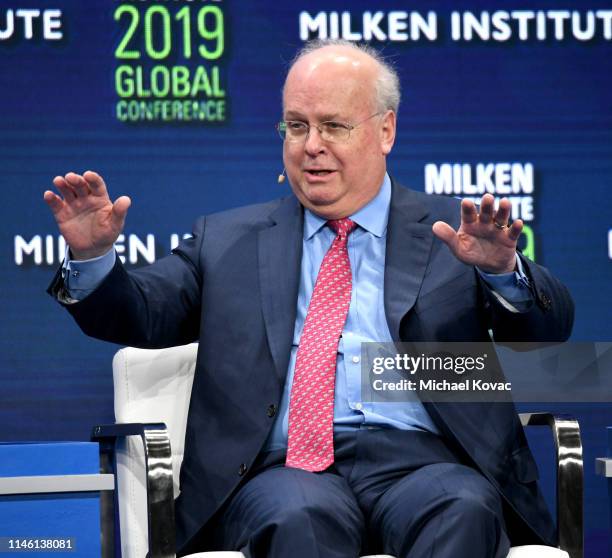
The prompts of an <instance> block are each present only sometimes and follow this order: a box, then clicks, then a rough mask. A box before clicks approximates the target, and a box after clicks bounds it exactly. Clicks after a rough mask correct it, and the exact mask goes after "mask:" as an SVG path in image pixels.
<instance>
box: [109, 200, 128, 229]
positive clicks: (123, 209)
mask: <svg viewBox="0 0 612 558" xmlns="http://www.w3.org/2000/svg"><path fill="white" fill-rule="evenodd" d="M130 205H132V200H131V199H130V198H129V197H128V196H121V197H120V198H117V200H116V201H115V203H114V204H113V211H112V213H111V218H112V220H113V224H114V225H115V227H117V228H119V229H120V228H123V223H124V222H125V217H126V216H127V212H128V209H129V208H130Z"/></svg>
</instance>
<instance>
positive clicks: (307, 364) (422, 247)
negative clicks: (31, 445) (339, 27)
mask: <svg viewBox="0 0 612 558" xmlns="http://www.w3.org/2000/svg"><path fill="white" fill-rule="evenodd" d="M398 104H399V84H398V79H397V75H396V74H395V72H394V71H393V70H392V68H390V67H389V66H388V65H387V64H385V63H384V61H383V60H382V59H381V58H380V56H379V55H378V54H377V53H376V52H375V51H372V50H370V49H366V48H360V47H357V46H355V45H353V44H349V43H344V42H342V41H339V42H338V41H336V42H331V43H317V44H314V45H309V46H308V47H307V48H306V49H305V50H304V51H302V52H301V53H300V54H299V55H298V57H297V58H296V60H295V61H294V63H293V64H292V66H291V68H290V70H289V72H288V75H287V79H286V82H285V87H284V92H283V121H282V122H281V123H280V124H279V132H280V133H281V137H282V138H283V140H284V142H283V146H284V147H283V158H284V163H285V168H286V172H287V176H288V178H289V182H290V184H291V188H292V190H293V194H294V195H293V196H289V197H287V198H284V199H281V200H276V201H273V202H269V203H265V204H260V205H256V206H250V207H245V208H239V209H236V210H231V211H228V212H224V213H221V214H216V215H210V216H207V217H203V218H201V219H200V220H199V221H198V222H197V223H196V225H195V227H194V235H193V238H191V239H189V240H186V241H185V242H183V243H182V244H181V245H180V246H179V247H178V248H177V249H176V250H174V251H173V254H172V255H170V256H168V257H167V258H164V259H162V260H159V261H158V262H156V263H155V264H153V265H152V266H149V267H147V268H143V269H139V270H135V271H131V272H127V271H126V270H125V269H124V268H123V267H122V265H121V263H120V262H119V261H118V260H117V259H116V258H115V255H114V251H113V250H112V246H113V242H114V241H115V240H116V238H117V236H118V234H120V232H121V230H122V228H123V223H124V220H125V217H126V214H127V210H128V207H129V204H130V200H129V198H127V197H120V198H118V199H117V200H116V201H115V202H114V203H112V202H111V201H110V199H109V197H108V193H107V190H106V186H105V184H104V181H103V180H102V178H101V177H100V176H98V175H97V174H96V173H93V172H89V171H88V172H86V173H85V174H84V175H82V176H81V175H77V174H74V173H69V174H67V175H66V176H65V177H56V178H55V179H54V184H55V186H56V187H57V189H58V190H59V192H60V194H61V197H60V196H58V195H56V194H54V193H53V192H51V191H47V192H45V200H46V201H47V203H48V204H49V206H50V207H51V209H52V211H53V213H54V215H55V217H56V220H57V222H58V224H59V227H60V230H61V232H62V234H63V235H64V237H65V238H66V240H67V243H68V245H69V246H70V252H71V254H70V257H69V258H68V259H67V261H66V262H65V263H64V266H63V268H62V270H60V272H58V275H57V276H56V278H55V280H54V282H53V283H52V285H51V287H50V291H51V292H52V293H53V294H54V296H56V297H57V298H58V300H59V301H60V302H62V304H64V305H65V306H66V307H67V308H68V310H69V311H70V312H71V314H72V315H73V316H74V317H75V319H76V320H77V322H78V323H79V325H80V326H81V328H82V329H83V331H85V333H87V334H89V335H92V336H95V337H98V338H102V339H106V340H109V341H113V342H118V343H122V344H129V345H135V346H141V347H164V346H171V345H177V344H184V343H188V342H191V341H194V340H199V342H200V348H199V353H198V361H197V369H196V375H195V379H194V384H193V390H192V398H191V403H190V409H189V418H188V425H187V434H186V442H185V443H186V446H185V447H186V449H185V458H184V462H183V467H182V470H181V495H180V497H179V498H178V500H177V528H178V545H179V548H180V549H181V552H188V551H194V550H201V549H206V548H212V547H219V548H225V549H241V550H243V551H245V553H247V555H250V556H255V557H260V556H261V557H286V556H292V557H293V556H295V557H299V556H303V557H305V558H306V557H312V556H322V557H346V558H349V557H355V556H358V554H359V552H360V551H363V550H370V551H384V552H387V553H389V554H393V555H395V556H397V557H398V558H399V557H405V556H410V557H424V556H432V555H433V556H436V558H444V557H447V556H449V557H450V556H453V557H454V556H466V557H467V556H470V557H477V556H482V557H483V558H484V557H491V556H496V557H498V556H499V557H503V556H505V555H506V553H507V551H508V548H509V545H510V543H513V544H521V543H544V544H554V543H555V538H556V535H555V530H554V526H553V524H552V522H551V521H550V518H549V515H548V512H547V511H546V507H545V504H544V502H543V499H542V497H541V494H540V492H539V490H538V487H537V483H536V480H537V468H536V466H535V463H534V462H533V458H532V456H531V454H530V452H529V449H528V447H527V445H526V441H525V438H524V435H523V432H522V428H521V426H520V424H519V423H518V420H517V417H516V413H515V410H514V407H513V406H512V405H511V404H507V403H505V404H468V405H466V404H452V403H444V404H436V403H433V402H423V403H421V402H419V401H412V402H405V403H392V402H382V403H373V402H368V401H364V400H362V396H361V394H360V390H359V385H360V374H361V370H360V366H361V364H360V356H361V353H360V346H361V343H362V342H368V341H398V340H404V341H487V340H489V339H490V336H489V331H490V330H491V331H492V332H493V335H494V337H495V339H496V340H497V341H502V342H503V341H524V340H542V341H561V340H564V339H566V338H567V337H568V336H569V334H570V331H571V326H572V321H573V306H572V302H571V299H570V297H569V295H568V293H567V291H566V289H565V288H564V287H563V286H562V285H561V284H560V283H559V282H558V281H557V280H556V279H554V278H553V277H552V276H551V274H550V273H549V272H548V271H546V270H545V269H544V268H542V267H540V266H537V265H535V264H534V263H532V262H529V261H527V260H526V259H524V258H522V257H521V256H519V255H517V252H516V242H517V239H518V237H519V235H520V232H521V228H522V223H521V222H520V221H519V220H517V221H514V222H513V223H512V224H509V222H508V220H509V216H510V204H509V202H508V201H507V200H502V201H501V202H500V204H499V207H498V209H497V210H496V209H495V208H494V204H493V198H492V196H490V195H485V196H484V197H483V199H482V203H481V205H480V208H479V209H477V208H476V207H475V206H474V204H472V203H470V202H468V201H464V202H462V203H461V204H459V202H457V201H456V200H451V199H447V198H439V197H435V196H425V195H423V194H419V193H416V192H413V191H411V190H407V189H405V188H403V187H402V186H400V185H398V184H397V183H396V182H394V181H393V180H392V179H391V178H390V177H389V175H388V174H387V172H386V156H387V155H388V154H389V152H390V151H391V148H392V146H393V143H394V140H395V130H396V114H397V107H398Z"/></svg>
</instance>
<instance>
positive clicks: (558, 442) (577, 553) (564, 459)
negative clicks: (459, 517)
mask: <svg viewBox="0 0 612 558" xmlns="http://www.w3.org/2000/svg"><path fill="white" fill-rule="evenodd" d="M519 418H520V420H521V423H522V424H523V426H548V427H549V428H550V429H551V431H552V435H553V440H554V443H555V448H556V451H557V455H556V466H557V531H558V533H559V547H560V548H561V550H565V551H566V552H567V553H568V554H569V555H570V557H571V558H582V557H583V552H584V531H583V499H584V465H583V459H582V441H581V439H580V426H579V424H578V421H577V420H576V419H575V418H574V417H572V416H570V415H565V414H561V415H553V414H551V413H520V414H519Z"/></svg>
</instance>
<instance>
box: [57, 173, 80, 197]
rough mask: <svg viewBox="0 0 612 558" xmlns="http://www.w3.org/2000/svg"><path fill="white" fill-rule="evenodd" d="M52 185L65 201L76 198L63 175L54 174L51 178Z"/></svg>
mask: <svg viewBox="0 0 612 558" xmlns="http://www.w3.org/2000/svg"><path fill="white" fill-rule="evenodd" d="M53 185H54V186H55V187H56V188H57V191H58V192H59V193H60V194H61V195H62V197H63V198H64V199H65V200H66V201H67V202H71V201H72V200H74V199H75V198H76V194H75V192H74V190H73V189H72V186H70V184H68V182H66V179H65V178H64V177H63V176H56V177H55V178H54V179H53Z"/></svg>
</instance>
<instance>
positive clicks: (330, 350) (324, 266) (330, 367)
mask: <svg viewBox="0 0 612 558" xmlns="http://www.w3.org/2000/svg"><path fill="white" fill-rule="evenodd" d="M327 224H328V225H329V226H330V227H331V228H332V229H333V230H334V231H335V232H336V235H337V236H336V238H335V239H334V241H333V243H332V245H331V247H330V248H329V250H328V251H327V253H326V254H325V257H324V258H323V262H322V263H321V268H320V269H319V274H318V276H317V281H316V283H315V286H314V290H313V292H312V298H311V299H310V304H309V305H308V312H307V314H306V320H305V322H304V328H303V330H302V336H301V338H300V346H299V348H298V352H297V358H296V362H295V373H294V376H293V385H292V386H291V400H290V404H289V443H288V447H287V460H286V462H285V464H286V466H287V467H295V468H297V469H304V470H305V471H323V470H324V469H327V467H329V466H330V465H331V464H332V463H333V462H334V424H333V423H334V387H335V383H336V357H337V355H338V342H339V340H340V335H341V334H342V329H343V328H344V322H346V315H347V313H348V309H349V305H350V303H351V288H352V277H351V262H350V260H349V256H348V251H347V249H346V243H347V240H348V235H349V234H350V232H351V231H352V230H353V229H354V228H355V226H356V225H355V223H353V221H351V220H350V219H348V218H345V219H338V220H334V221H328V222H327Z"/></svg>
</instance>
